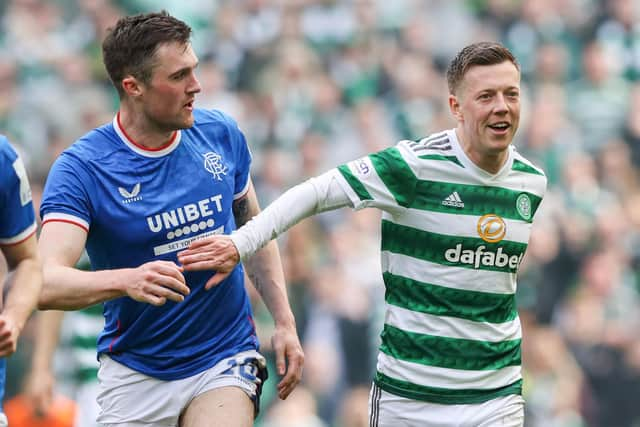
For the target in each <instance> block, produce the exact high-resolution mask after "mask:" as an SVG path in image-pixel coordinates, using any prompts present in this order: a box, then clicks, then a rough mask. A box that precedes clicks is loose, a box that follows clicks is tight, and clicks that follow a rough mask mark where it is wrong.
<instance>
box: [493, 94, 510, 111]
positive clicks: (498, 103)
mask: <svg viewBox="0 0 640 427" xmlns="http://www.w3.org/2000/svg"><path fill="white" fill-rule="evenodd" d="M494 99H495V104H494V107H493V109H494V111H495V112H496V113H506V112H508V111H509V105H508V104H507V100H506V99H505V96H504V94H503V93H498V94H497V95H496V97H495V98H494Z"/></svg>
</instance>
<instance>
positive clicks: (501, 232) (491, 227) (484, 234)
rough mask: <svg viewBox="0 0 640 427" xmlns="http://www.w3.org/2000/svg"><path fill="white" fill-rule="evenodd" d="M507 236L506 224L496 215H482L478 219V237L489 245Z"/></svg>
mask: <svg viewBox="0 0 640 427" xmlns="http://www.w3.org/2000/svg"><path fill="white" fill-rule="evenodd" d="M505 234H507V224H505V222H504V220H503V219H502V218H500V217H499V216H498V215H496V214H486V215H482V216H481V217H480V219H478V235H479V236H480V238H481V239H482V240H484V241H485V242H489V243H497V242H499V241H500V240H502V239H504V236H505Z"/></svg>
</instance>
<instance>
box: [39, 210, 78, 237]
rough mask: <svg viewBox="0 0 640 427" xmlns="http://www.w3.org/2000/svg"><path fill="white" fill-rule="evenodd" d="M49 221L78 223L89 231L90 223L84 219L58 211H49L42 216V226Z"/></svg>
mask: <svg viewBox="0 0 640 427" xmlns="http://www.w3.org/2000/svg"><path fill="white" fill-rule="evenodd" d="M48 222H66V223H69V224H73V225H77V226H78V227H80V228H82V229H83V230H84V231H86V232H87V233H88V232H89V223H88V222H87V221H85V220H84V219H82V218H79V217H77V216H74V215H69V214H64V213H58V212H53V213H49V214H46V215H45V216H44V218H42V226H43V227H44V225H45V224H46V223H48Z"/></svg>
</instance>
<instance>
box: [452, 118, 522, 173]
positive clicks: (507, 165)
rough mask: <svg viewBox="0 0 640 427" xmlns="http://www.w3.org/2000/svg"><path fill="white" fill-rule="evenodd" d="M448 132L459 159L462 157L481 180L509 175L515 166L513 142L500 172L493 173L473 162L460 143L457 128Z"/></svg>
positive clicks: (461, 160) (466, 166)
mask: <svg viewBox="0 0 640 427" xmlns="http://www.w3.org/2000/svg"><path fill="white" fill-rule="evenodd" d="M448 134H449V139H450V141H452V146H453V150H454V152H455V153H456V155H457V156H458V159H460V162H461V163H462V164H463V165H464V167H465V168H467V169H468V170H470V171H472V172H473V173H474V175H476V176H477V177H478V178H480V179H481V180H483V181H494V180H497V179H500V178H502V177H503V176H505V175H507V174H508V173H509V171H510V170H511V167H512V166H513V150H514V148H513V145H512V144H509V148H508V153H509V154H508V157H507V161H506V162H505V163H504V165H503V166H502V168H500V170H499V171H498V173H495V174H492V173H490V172H487V171H486V170H484V169H482V168H481V167H479V166H478V165H476V164H475V163H473V161H472V160H471V159H470V158H469V157H468V156H467V153H465V152H464V150H463V149H462V145H461V144H460V141H459V140H458V136H457V135H456V130H455V128H454V129H450V130H449V131H448Z"/></svg>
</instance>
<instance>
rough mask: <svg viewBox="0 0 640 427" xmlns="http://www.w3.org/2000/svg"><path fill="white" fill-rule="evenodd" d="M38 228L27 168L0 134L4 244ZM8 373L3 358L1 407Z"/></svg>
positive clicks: (0, 361)
mask: <svg viewBox="0 0 640 427" xmlns="http://www.w3.org/2000/svg"><path fill="white" fill-rule="evenodd" d="M35 232H36V220H35V213H34V211H33V202H32V201H31V187H30V186H29V180H28V179H27V172H26V170H25V168H24V164H23V163H22V160H20V157H18V155H17V154H16V152H15V150H14V149H13V148H12V147H11V145H9V141H8V140H7V138H5V137H4V136H2V135H0V246H9V245H15V244H18V243H20V242H22V241H24V240H26V239H27V238H29V237H31V235H32V234H33V233H35ZM3 279H4V278H3ZM1 309H2V292H0V310H1ZM5 375H6V360H5V359H4V358H0V409H1V407H2V400H3V398H4V382H5Z"/></svg>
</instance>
